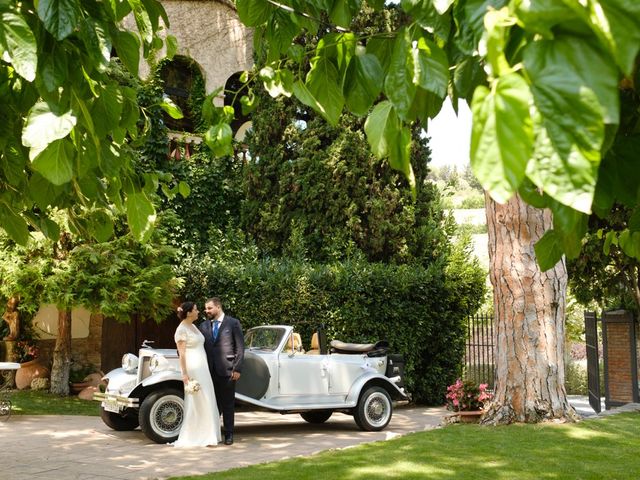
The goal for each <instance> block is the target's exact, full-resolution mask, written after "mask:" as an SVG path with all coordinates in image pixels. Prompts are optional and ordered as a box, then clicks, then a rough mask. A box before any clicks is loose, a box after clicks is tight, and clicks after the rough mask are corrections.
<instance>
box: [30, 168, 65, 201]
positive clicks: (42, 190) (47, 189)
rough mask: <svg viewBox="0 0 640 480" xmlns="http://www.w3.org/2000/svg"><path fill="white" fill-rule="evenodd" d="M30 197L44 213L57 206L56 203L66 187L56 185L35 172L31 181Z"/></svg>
mask: <svg viewBox="0 0 640 480" xmlns="http://www.w3.org/2000/svg"><path fill="white" fill-rule="evenodd" d="M28 188H29V196H30V197H31V198H32V199H33V200H34V201H35V202H36V204H37V205H38V206H39V207H40V209H41V210H42V211H46V210H47V207H49V206H53V205H56V201H57V200H58V198H60V196H61V194H62V193H63V192H64V187H59V186H57V185H54V184H53V183H51V182H50V181H49V180H47V179H46V178H44V177H43V176H42V175H40V174H39V173H38V172H34V173H33V174H32V175H31V178H30V179H29V187H28Z"/></svg>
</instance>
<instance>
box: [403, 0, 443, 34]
mask: <svg viewBox="0 0 640 480" xmlns="http://www.w3.org/2000/svg"><path fill="white" fill-rule="evenodd" d="M447 3H449V4H450V3H452V2H450V1H449V0H436V1H433V0H402V1H401V2H400V4H401V5H402V9H403V10H404V11H405V12H407V13H408V14H409V15H411V17H412V18H413V19H414V20H415V22H416V23H417V24H418V25H420V26H421V27H422V28H423V29H425V30H426V31H428V32H433V34H434V35H435V36H436V37H437V39H438V40H442V41H446V40H447V39H448V38H449V32H450V30H451V15H450V14H449V13H445V12H446V11H447V10H448V8H449V6H448V5H446V4H447ZM445 7H446V8H445Z"/></svg>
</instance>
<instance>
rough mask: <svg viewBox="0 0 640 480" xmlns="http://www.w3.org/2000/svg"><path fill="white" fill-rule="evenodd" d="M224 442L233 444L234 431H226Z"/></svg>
mask: <svg viewBox="0 0 640 480" xmlns="http://www.w3.org/2000/svg"><path fill="white" fill-rule="evenodd" d="M224 444H225V445H233V433H225V434H224Z"/></svg>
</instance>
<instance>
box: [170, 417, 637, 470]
mask: <svg viewBox="0 0 640 480" xmlns="http://www.w3.org/2000/svg"><path fill="white" fill-rule="evenodd" d="M639 450H640V414H638V413H627V414H618V415H612V416H609V417H604V418H600V419H595V420H588V421H584V422H581V423H578V424H554V423H546V424H538V425H511V426H505V427H480V426H478V425H451V426H449V427H446V428H442V429H438V430H432V431H429V432H420V433H414V434H410V435H406V436H404V437H401V438H399V439H396V440H390V441H386V442H376V443H370V444H366V445H361V446H358V447H354V448H349V449H346V450H338V451H329V452H324V453H321V454H318V455H314V456H311V457H305V458H294V459H289V460H284V461H280V462H274V463H267V464H262V465H256V466H251V467H246V468H238V469H233V470H227V471H224V472H219V473H210V474H207V475H199V476H189V477H173V480H178V479H180V480H188V479H199V480H205V479H222V478H224V479H225V480H234V479H242V480H250V479H259V480H269V479H278V480H282V479H283V478H295V479H296V480H304V479H318V478H339V479H340V480H371V479H378V478H384V479H399V480H400V479H402V480H405V479H421V480H425V479H427V480H428V479H439V480H440V479H445V480H446V479H465V480H475V479H478V480H480V479H482V480H486V479H491V480H507V479H508V480H512V479H518V480H540V479H549V480H564V479H575V480H601V479H607V480H616V479H619V480H622V479H624V480H627V479H629V478H637V475H638V471H639V468H640V461H639V460H638V451H639Z"/></svg>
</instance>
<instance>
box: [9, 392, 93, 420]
mask: <svg viewBox="0 0 640 480" xmlns="http://www.w3.org/2000/svg"><path fill="white" fill-rule="evenodd" d="M9 398H10V400H11V414H12V415H91V416H97V415H100V410H99V408H98V406H99V404H98V402H93V401H88V400H80V399H79V398H78V397H75V396H73V397H60V396H58V395H53V394H51V393H49V392H46V391H44V390H12V391H11V393H10V394H9Z"/></svg>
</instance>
